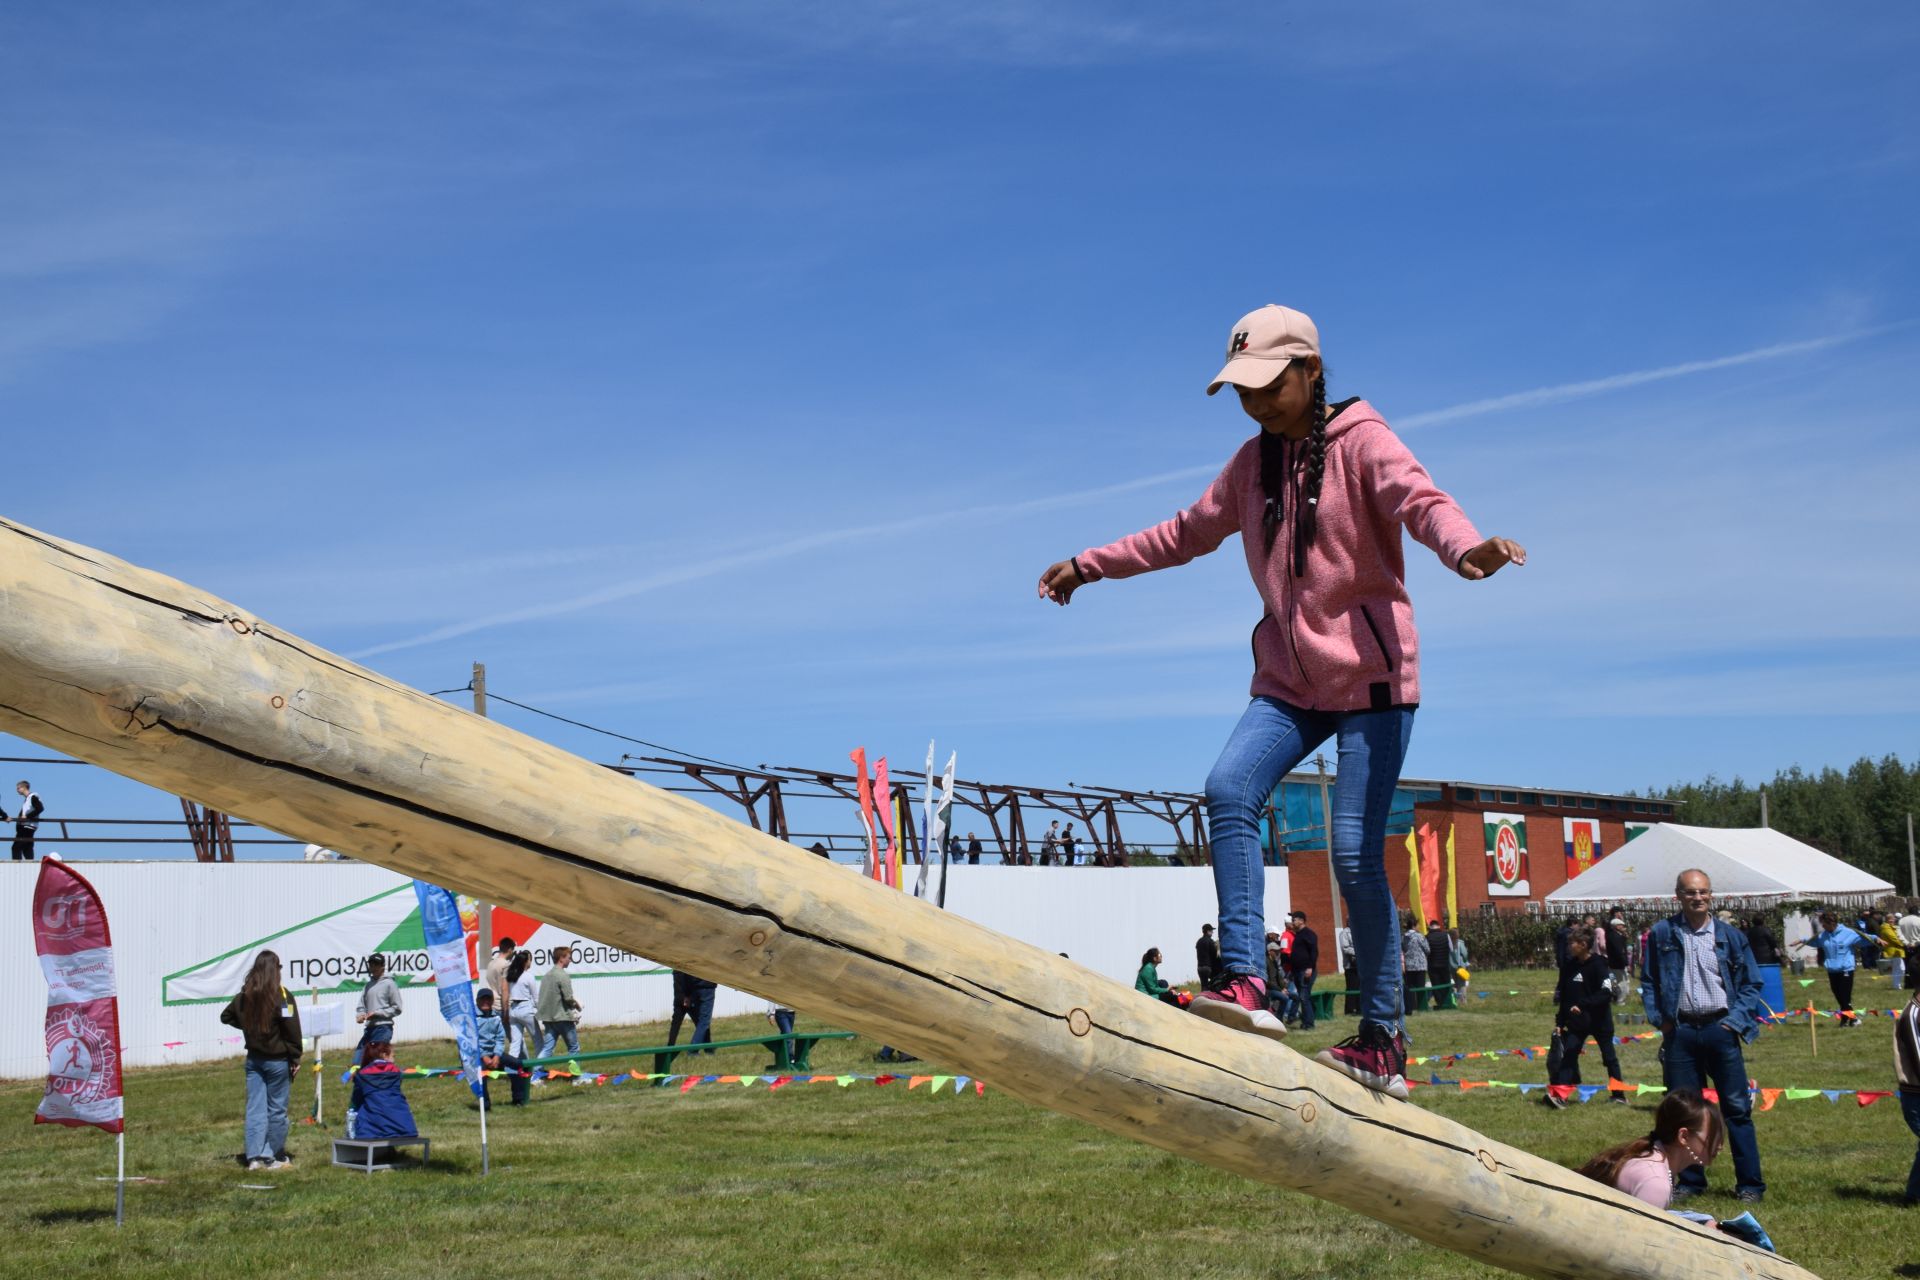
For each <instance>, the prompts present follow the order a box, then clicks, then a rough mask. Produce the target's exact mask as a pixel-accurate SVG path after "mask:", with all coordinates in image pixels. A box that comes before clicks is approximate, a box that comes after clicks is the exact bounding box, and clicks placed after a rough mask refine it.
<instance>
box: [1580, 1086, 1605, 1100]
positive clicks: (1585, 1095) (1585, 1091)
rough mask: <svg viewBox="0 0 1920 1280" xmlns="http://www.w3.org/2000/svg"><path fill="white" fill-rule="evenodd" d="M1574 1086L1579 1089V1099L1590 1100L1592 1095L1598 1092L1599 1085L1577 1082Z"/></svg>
mask: <svg viewBox="0 0 1920 1280" xmlns="http://www.w3.org/2000/svg"><path fill="white" fill-rule="evenodd" d="M1574 1088H1576V1089H1578V1090H1579V1091H1580V1101H1582V1102H1592V1101H1593V1095H1594V1094H1596V1093H1598V1092H1600V1086H1599V1085H1597V1084H1579V1085H1575V1086H1574Z"/></svg>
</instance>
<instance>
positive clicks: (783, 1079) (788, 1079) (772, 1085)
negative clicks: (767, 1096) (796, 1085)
mask: <svg viewBox="0 0 1920 1280" xmlns="http://www.w3.org/2000/svg"><path fill="white" fill-rule="evenodd" d="M792 1083H793V1077H792V1076H774V1077H772V1078H771V1079H769V1080H768V1081H767V1092H768V1093H772V1092H773V1091H774V1090H775V1089H783V1088H785V1087H786V1086H787V1085H790V1084H792Z"/></svg>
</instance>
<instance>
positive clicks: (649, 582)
mask: <svg viewBox="0 0 1920 1280" xmlns="http://www.w3.org/2000/svg"><path fill="white" fill-rule="evenodd" d="M1217 470H1218V466H1217V465H1214V464H1209V465H1207V466H1203V467H1182V468H1180V469H1179V470H1176V471H1162V472H1159V473H1157V474H1154V475H1150V476H1141V477H1139V478H1138V479H1134V480H1123V481H1120V482H1119V483H1117V484H1108V485H1100V486H1098V487H1097V488H1092V489H1081V490H1077V491H1074V492H1071V493H1056V494H1050V495H1048V496H1046V497H1043V498H1029V499H1027V500H1025V501H1022V502H1000V503H992V504H989V505H985V506H972V507H957V508H954V509H953V510H949V511H935V512H929V513H928V514H926V515H919V516H909V517H907V518H905V519H901V520H888V521H883V522H881V523H878V524H863V525H853V526H850V527H848V528H843V529H829V530H825V531H823V532H820V533H813V534H808V535H806V536H804V537H799V538H787V539H781V540H778V541H773V542H769V543H768V544H767V545H764V546H759V547H755V548H753V549H752V550H748V551H736V552H733V553H730V554H728V555H722V556H712V557H709V558H707V559H704V560H696V561H692V562H689V563H686V564H680V565H675V566H674V567H672V568H670V569H662V570H661V571H659V572H658V573H651V574H647V575H645V576H643V577H639V578H629V579H626V580H624V581H621V582H615V583H610V584H608V585H607V586H604V587H599V588H596V589H595V590H593V591H588V592H585V593H583V594H580V595H575V596H569V597H566V598H564V599H560V600H550V601H546V602H545V603H542V604H533V605H527V606H526V607H524V608H520V609H509V610H505V611H503V612H500V613H494V614H488V615H486V616H484V617H479V618H470V619H468V620H466V621H464V622H453V623H449V624H447V625H446V626H443V627H436V628H434V629H433V630H431V631H426V632H422V633H421V634H419V635H414V636H408V637H406V638H405V639H402V640H390V641H388V642H386V643H384V644H377V645H373V646H371V647H369V648H366V649H361V650H359V651H357V652H355V653H352V654H349V655H348V656H349V657H351V658H354V659H366V658H372V657H377V656H379V655H380V654H383V653H394V652H397V651H399V650H401V649H415V648H419V647H420V646H421V645H429V644H438V643H439V642H441V641H443V640H454V639H458V638H459V637H461V636H467V635H472V634H473V633H474V632H476V631H486V630H490V629H492V628H494V627H503V626H508V625H511V624H513V623H518V622H535V621H539V620H541V619H544V618H553V617H558V616H560V615H562V614H568V613H578V612H580V611H581V610H583V609H593V608H597V607H599V606H601V605H607V604H613V603H614V602H616V601H620V600H628V599H631V598H633V597H634V596H639V595H645V594H646V593H648V592H650V591H658V590H660V589H661V588H663V587H673V586H679V585H681V584H683V583H688V582H697V581H700V580H701V579H703V578H712V577H716V576H718V575H720V574H723V573H732V572H734V571H736V570H740V569H747V568H752V567H755V566H757V565H763V564H769V563H772V562H774V561H779V560H789V559H792V558H793V557H794V556H798V555H803V554H805V553H807V552H809V551H819V550H821V549H823V548H825V547H832V546H837V545H839V544H841V543H845V542H853V541H856V540H859V539H865V538H880V537H887V536H891V535H896V534H902V533H911V532H913V531H915V530H918V529H926V528H929V527H932V526H934V525H941V524H947V523H951V522H953V521H962V520H965V521H979V520H995V519H1005V518H1007V517H1009V516H1016V515H1027V514H1031V513H1033V512H1037V511H1052V510H1057V509H1059V508H1062V507H1072V506H1080V505H1082V504H1085V503H1091V502H1098V501H1100V500H1102V499H1104V498H1110V497H1113V496H1114V495H1116V494H1122V493H1131V492H1133V491H1135V490H1137V489H1150V488H1155V487H1157V486H1159V485H1163V484H1171V483H1173V482H1174V481H1177V480H1194V479H1197V478H1199V477H1201V476H1209V475H1212V474H1214V473H1215V472H1216V471H1217Z"/></svg>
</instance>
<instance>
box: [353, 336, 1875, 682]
mask: <svg viewBox="0 0 1920 1280" xmlns="http://www.w3.org/2000/svg"><path fill="white" fill-rule="evenodd" d="M1892 327H1897V326H1882V327H1880V328H1876V329H1860V330H1853V331H1850V332H1846V333H1837V334H1830V335H1827V336H1824V337H1819V338H1810V339H1805V340H1803V341H1799V342H1785V343H1776V344H1774V345H1772V346H1766V347H1757V348H1755V349H1753V350H1751V351H1743V352H1739V353H1738V354H1735V355H1728V356H1718V357H1715V358H1713V359H1708V360H1690V361H1686V362H1684V363H1680V364H1672V365H1663V366H1661V367H1659V368H1656V369H1640V370H1636V371H1633V372H1629V373H1618V374H1613V375H1610V376H1608V377H1605V378H1593V379H1589V380H1586V381H1581V382H1569V383H1562V384H1561V385H1559V386H1552V387H1537V388H1535V389H1533V390H1530V391H1520V392H1515V393H1513V394H1511V395H1505V396H1496V397H1492V398H1490V399H1485V400H1475V401H1471V402H1469V403H1466V404H1461V405H1455V406H1453V407H1451V408H1447V409H1435V410H1430V411H1428V412H1426V413H1416V414H1412V415H1410V416H1406V417H1401V418H1398V419H1396V426H1398V427H1402V428H1405V427H1420V426H1434V425H1437V424H1440V423H1444V422H1457V421H1460V420H1462V419H1465V418H1472V417H1478V416H1480V415H1483V414H1489V413H1498V412H1502V411H1505V410H1509V409H1525V408H1538V407H1540V406H1543V405H1550V404H1559V403H1563V402H1565V401H1568V400H1576V399H1582V398H1585V397H1588V396H1596V395H1604V394H1607V393H1609V392H1614V391H1623V390H1627V389H1629V388H1632V387H1638V386H1644V385H1646V384H1648V383H1653V382H1663V381H1667V380H1670V379H1674V378H1684V377H1688V376H1690V375H1693V374H1698V373H1708V372H1712V371H1715V370H1719V369H1730V368H1737V367H1739V366H1741V365H1748V364H1758V363H1761V362H1763V361H1773V360H1781V359H1785V358H1787V357H1790V356H1796V355H1806V354H1809V353H1811V352H1815V351H1824V350H1828V349H1831V348H1834V347H1839V346H1843V345H1845V344H1847V343H1850V342H1856V341H1859V340H1861V339H1864V338H1867V337H1870V336H1873V335H1874V334H1877V333H1884V332H1887V331H1888V329H1889V328H1892ZM1217 469H1218V464H1213V463H1210V464H1207V465H1205V466H1197V467H1183V468H1180V469H1178V470H1174V471H1162V472H1157V473H1155V474H1153V475H1148V476H1141V477H1138V478H1136V479H1133V480H1123V481H1120V482H1117V483H1114V484H1107V485H1100V486H1097V487H1094V488H1090V489H1082V490H1077V491H1074V492H1070V493H1060V494H1051V495H1048V496H1045V497H1040V498H1031V499H1027V500H1024V501H1020V502H1007V503H993V504H989V505H983V506H969V507H957V508H953V509H951V510H946V511H938V512H930V513H927V514H925V515H919V516H911V517H907V518H905V519H900V520H892V521H884V522H881V523H877V524H862V525H853V526H849V527H846V528H841V529H831V530H826V531H823V532H820V533H813V534H807V535H805V536H802V537H798V538H788V539H780V540H777V541H771V542H769V543H768V544H767V545H764V546H759V547H755V548H752V549H750V550H743V551H736V552H732V553H729V554H726V555H720V556H712V557H708V558H705V559H701V560H695V561H690V562H687V563H683V564H679V565H675V566H673V567H671V568H666V569H662V570H660V571H659V572H656V573H651V574H647V575H644V576H642V577H638V578H629V579H625V580H622V581H619V582H614V583H610V584H608V585H606V586H603V587H599V588H596V589H594V590H592V591H588V592H584V593H581V594H578V595H573V596H568V597H563V598H561V599H557V600H550V601H545V602H542V603H539V604H531V605H527V606H524V607H522V608H518V609H510V610H504V611H502V612H499V613H492V614H486V615H483V616H481V617H476V618H469V619H466V620H464V621H461V622H453V623H448V624H446V625H445V626H440V627H435V628H433V629H431V630H428V631H424V632H420V633H418V634H416V635H411V636H407V637H405V638H402V639H398V640H390V641H386V642H384V643H381V644H376V645H371V646H369V647H367V648H364V649H361V650H359V651H357V652H355V653H353V654H351V655H349V656H351V657H353V658H355V659H361V660H364V659H367V658H373V657H378V656H380V655H381V654H387V653H395V652H398V651H400V650H404V649H415V648H419V647H421V646H424V645H430V644H438V643H440V642H443V641H446V640H454V639H458V638H460V637H462V636H467V635H472V634H474V633H475V632H479V631H486V630H491V629H493V628H495V627H502V626H510V625H513V624H516V623H524V622H536V621H540V620H543V619H546V618H553V617H559V616H562V615H565V614H570V613H578V612H581V611H582V610H587V609H594V608H598V607H600V606H603V605H608V604H613V603H615V602H618V601H622V600H628V599H631V598H633V597H635V596H640V595H645V594H647V593H648V592H652V591H658V590H661V589H662V588H666V587H673V586H680V585H683V584H685V583H689V582H697V581H701V580H703V579H707V578H712V577H716V576H719V575H721V574H725V573H732V572H736V571H738V570H741V569H747V568H753V567H756V566H760V565H765V564H769V563H773V562H777V561H781V560H788V559H792V558H793V557H795V556H800V555H804V554H806V553H808V552H812V551H819V550H822V549H824V548H827V547H832V546H838V545H840V544H843V543H847V542H853V541H856V540H859V539H867V538H877V537H886V536H891V535H898V534H903V533H910V532H913V531H915V530H920V529H926V528H929V527H933V526H937V525H942V524H948V523H952V522H957V521H976V522H977V521H983V520H1004V519H1007V518H1009V517H1014V516H1021V515H1030V514H1033V513H1036V512H1041V511H1050V510H1056V509H1059V508H1063V507H1071V506H1079V505H1083V504H1087V503H1093V502H1099V501H1101V500H1103V499H1106V498H1110V497H1114V496H1116V495H1119V494H1125V493H1130V492H1133V491H1136V490H1141V489H1151V488H1157V487H1159V486H1162V485H1167V484H1172V483H1174V482H1177V481H1192V480H1195V479H1199V478H1201V477H1205V476H1210V475H1213V474H1214V473H1215V472H1216V471H1217Z"/></svg>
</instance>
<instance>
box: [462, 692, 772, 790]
mask: <svg viewBox="0 0 1920 1280" xmlns="http://www.w3.org/2000/svg"><path fill="white" fill-rule="evenodd" d="M472 689H473V682H472V681H468V682H467V683H466V684H464V685H461V686H460V687H459V688H458V689H442V690H440V691H439V693H435V694H431V695H429V696H431V697H435V698H437V697H439V696H440V695H441V694H445V693H467V692H470V691H471V690H472ZM487 698H488V700H489V701H494V702H504V703H506V704H507V705H508V706H510V707H518V708H520V709H521V710H522V711H531V712H532V713H533V714H534V715H537V716H545V717H546V718H547V719H549V720H558V721H559V722H560V723H561V724H570V725H572V726H573V727H574V728H576V729H585V730H587V731H588V732H589V733H598V734H604V735H605V736H607V737H609V738H618V739H619V740H620V741H622V742H631V743H633V744H634V745H636V746H641V747H651V748H652V749H653V750H655V751H664V752H666V753H667V754H668V755H673V756H679V757H680V758H681V759H683V760H698V761H700V762H701V763H703V764H710V765H715V766H718V767H719V768H722V769H739V768H742V767H743V766H741V765H737V764H730V763H728V762H727V761H725V760H715V759H714V758H713V757H712V756H703V755H700V754H698V753H696V752H692V751H682V750H680V748H678V747H669V746H667V745H666V744H665V743H661V742H649V741H648V740H647V739H645V738H636V737H633V736H632V735H630V734H625V733H615V732H614V731H613V730H612V729H602V728H601V727H600V726H599V725H597V724H588V723H587V722H586V721H584V720H575V719H573V718H572V717H571V716H563V715H561V714H559V713H558V712H554V711H543V710H542V709H540V708H539V707H533V706H528V705H527V704H526V703H524V702H515V701H514V700H513V699H512V698H509V697H507V696H505V695H504V694H500V693H496V692H494V690H493V686H492V685H488V686H487Z"/></svg>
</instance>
